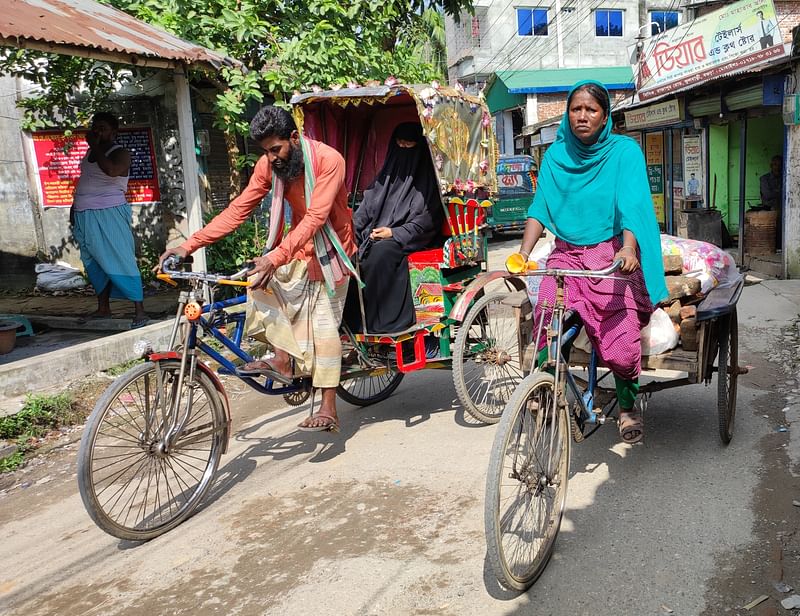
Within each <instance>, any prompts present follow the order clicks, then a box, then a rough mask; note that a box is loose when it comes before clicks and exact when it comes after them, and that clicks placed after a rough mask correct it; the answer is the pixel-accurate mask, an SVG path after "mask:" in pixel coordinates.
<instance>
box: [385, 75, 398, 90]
mask: <svg viewBox="0 0 800 616" xmlns="http://www.w3.org/2000/svg"><path fill="white" fill-rule="evenodd" d="M383 83H384V84H385V85H387V86H389V87H390V88H391V87H392V86H394V85H397V84H398V83H400V82H399V81H398V79H397V77H387V78H386V81H384V82H383Z"/></svg>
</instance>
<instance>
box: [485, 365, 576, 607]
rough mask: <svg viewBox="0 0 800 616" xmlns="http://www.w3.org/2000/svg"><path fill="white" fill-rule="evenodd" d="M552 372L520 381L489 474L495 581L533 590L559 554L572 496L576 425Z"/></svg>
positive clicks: (490, 551)
mask: <svg viewBox="0 0 800 616" xmlns="http://www.w3.org/2000/svg"><path fill="white" fill-rule="evenodd" d="M567 414H568V411H567V409H566V406H564V405H560V404H558V402H557V396H556V388H555V382H554V380H553V375H551V374H549V373H546V372H535V373H533V374H531V375H529V376H528V377H526V378H525V379H524V380H523V381H522V383H520V385H519V387H517V389H516V391H515V392H514V395H513V396H512V397H511V400H510V401H509V402H508V406H507V407H506V410H505V412H504V413H503V417H502V419H501V420H500V424H499V425H498V426H497V432H496V433H495V437H494V443H493V444H492V450H491V454H490V457H489V469H488V472H487V474H486V495H485V503H484V527H485V533H486V549H487V552H488V555H489V561H490V563H491V565H492V568H493V569H494V572H495V575H496V576H497V580H498V581H499V582H500V583H501V584H502V585H503V586H505V587H506V588H510V589H513V590H519V591H523V590H526V589H528V588H529V587H530V586H531V585H532V584H533V583H534V582H535V581H536V579H537V578H538V577H539V576H540V575H541V574H542V572H544V570H545V567H546V566H547V563H548V561H549V560H550V556H551V555H552V553H553V547H554V545H555V541H556V537H557V536H558V531H559V528H560V526H561V518H562V516H563V513H564V505H565V503H566V499H567V482H568V479H569V449H570V438H571V437H570V425H569V419H568V417H567Z"/></svg>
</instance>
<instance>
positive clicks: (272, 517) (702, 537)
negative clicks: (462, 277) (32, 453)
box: [0, 245, 800, 616]
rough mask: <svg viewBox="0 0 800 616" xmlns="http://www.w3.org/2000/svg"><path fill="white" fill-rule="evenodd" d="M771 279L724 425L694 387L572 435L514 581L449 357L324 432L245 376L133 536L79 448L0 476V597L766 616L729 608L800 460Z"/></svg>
mask: <svg viewBox="0 0 800 616" xmlns="http://www.w3.org/2000/svg"><path fill="white" fill-rule="evenodd" d="M496 248H497V250H496V251H495V253H497V252H499V251H501V250H502V249H504V245H498V246H497V247H496ZM764 293H766V289H764V288H762V287H761V286H760V285H759V286H756V287H749V288H748V289H747V290H746V296H745V298H744V300H743V301H742V304H741V306H742V312H743V314H742V333H741V338H742V343H743V344H744V345H745V346H746V347H747V348H746V349H743V351H742V354H743V358H742V360H743V363H748V364H750V365H752V366H753V370H752V371H751V373H750V374H749V375H747V376H746V377H743V378H742V379H740V392H739V413H738V417H737V433H736V436H735V439H734V442H733V443H732V444H731V445H730V446H729V447H727V448H724V447H722V446H721V445H720V444H719V441H718V437H717V434H716V415H715V406H716V398H715V392H714V388H713V387H712V388H706V387H704V386H702V385H697V386H691V387H686V388H681V389H677V390H673V391H670V392H662V393H660V394H658V395H657V396H656V397H654V398H653V400H652V401H651V404H650V407H649V414H648V417H647V440H646V443H645V444H644V445H642V446H636V447H631V446H627V445H622V444H620V443H619V442H618V438H617V436H616V434H615V432H614V428H613V427H612V426H609V427H607V428H606V429H603V430H601V431H600V432H598V433H597V434H596V435H595V436H593V437H592V438H591V439H589V440H587V441H586V442H584V443H582V444H580V445H578V446H576V447H574V448H573V460H572V467H571V478H570V491H569V502H568V509H567V513H566V516H565V520H564V523H563V525H562V531H561V535H560V536H559V540H558V543H557V547H556V552H555V555H554V557H553V560H552V561H551V563H550V565H549V567H548V569H547V571H546V572H545V573H544V575H543V576H542V577H541V578H540V580H539V582H538V583H537V584H536V585H535V586H534V588H533V589H531V590H530V591H529V592H528V593H526V594H523V595H516V594H512V593H508V592H505V591H504V590H502V589H500V588H498V586H497V584H496V583H495V582H494V579H493V577H492V574H491V571H490V570H489V568H488V562H487V560H486V557H485V543H484V538H483V490H484V481H485V472H486V465H487V459H488V454H489V448H490V446H491V441H492V437H493V434H494V428H493V427H483V426H477V425H475V424H474V423H472V422H471V421H469V420H467V419H466V418H465V417H464V413H463V411H462V410H461V409H460V407H459V405H458V403H457V402H456V400H455V396H454V393H453V387H452V384H451V380H450V379H451V375H450V373H449V372H445V371H428V372H423V373H418V374H413V375H410V376H409V377H407V378H406V380H405V381H404V382H403V384H402V385H401V387H400V388H399V389H398V391H397V392H396V394H395V395H394V396H392V397H391V398H390V399H389V400H387V401H386V402H384V403H381V404H378V405H375V406H373V407H369V408H366V409H356V408H353V407H350V406H349V405H346V404H342V409H341V410H342V423H343V426H342V431H341V433H339V434H338V435H327V434H325V435H314V434H307V433H302V432H299V431H297V430H296V429H295V425H296V424H297V423H298V421H299V420H300V419H301V418H302V417H303V415H304V412H305V411H304V409H303V408H302V407H301V408H286V407H282V406H281V405H280V404H278V403H276V402H275V401H269V403H265V401H264V400H263V399H261V398H259V397H257V396H254V395H252V394H249V393H237V394H236V395H235V402H234V420H235V424H236V426H235V427H236V435H235V438H234V440H233V442H232V443H231V449H230V451H229V453H228V454H227V456H226V457H224V458H223V462H222V466H221V471H220V473H219V478H218V481H217V482H216V484H215V486H214V488H213V489H212V492H211V494H210V496H209V497H208V498H207V499H206V502H205V505H204V506H203V508H202V510H201V511H200V512H199V513H198V514H197V515H196V516H194V517H193V518H192V519H190V520H188V521H187V522H186V523H184V524H183V525H181V526H180V527H178V528H177V529H175V530H173V531H172V532H170V533H168V534H167V535H165V536H163V537H160V538H158V539H155V540H153V541H151V542H149V543H146V544H132V543H128V542H120V541H118V540H116V539H114V538H112V537H110V536H107V535H105V534H104V533H103V532H102V531H100V530H99V529H97V528H96V527H95V526H94V525H93V524H92V523H91V521H90V520H89V518H88V516H87V515H86V513H85V512H84V510H83V507H82V504H81V501H80V497H79V496H78V494H77V486H76V483H75V476H74V462H75V460H74V456H75V446H74V445H73V446H68V447H66V448H63V449H62V450H60V451H59V452H56V453H54V454H52V455H50V456H48V457H47V458H45V459H43V460H42V461H41V463H40V464H38V465H37V466H34V467H32V468H30V469H28V472H26V473H18V474H17V475H16V476H15V483H14V485H13V486H12V487H11V488H9V489H8V490H5V491H3V492H1V493H0V496H2V497H1V498H0V536H2V537H4V540H3V541H2V542H0V562H2V563H3V567H2V571H0V612H2V613H4V614H20V615H22V614H25V615H26V616H34V615H39V614H42V615H44V614H59V615H63V616H67V615H71V614H76V615H77V614H82V615H85V614H109V615H127V614H130V615H133V614H136V615H139V614H187V615H188V614H192V615H205V614H243V615H250V614H252V615H261V614H270V615H271V614H275V615H278V614H281V615H283V614H307V613H314V614H316V615H320V616H321V615H326V614H331V615H334V614H336V615H341V614H364V615H366V614H376V615H377V614H418V615H423V614H443V615H462V614H476V615H477V614H481V615H483V614H498V615H500V614H503V615H506V614H537V615H538V614H543V615H544V614H552V615H565V616H566V615H570V616H572V615H579V614H580V615H582V614H587V615H589V614H591V615H592V616H605V615H608V616H611V615H614V616H620V615H631V616H638V615H643V614H666V613H674V614H686V615H696V614H701V613H705V614H752V613H759V612H746V611H744V610H742V609H741V606H742V605H743V604H744V603H746V602H747V601H748V600H750V599H752V598H754V597H756V596H758V595H761V594H767V595H771V596H774V597H780V595H779V594H778V593H776V591H775V590H774V589H773V587H772V581H774V579H775V578H776V577H777V578H780V576H781V575H783V572H784V571H788V570H792V571H794V569H792V566H793V565H791V563H790V562H789V561H792V562H796V557H797V556H798V555H800V552H798V551H792V552H791V553H790V552H789V551H790V550H794V547H795V546H794V544H793V543H792V541H791V540H789V539H787V538H788V537H790V536H791V531H793V530H794V528H796V526H797V524H796V522H797V516H798V513H797V511H798V509H797V508H793V507H792V506H791V498H792V497H791V490H793V489H794V490H796V489H797V487H798V485H797V478H796V477H792V476H791V475H790V474H789V472H788V470H787V469H789V468H791V467H792V465H793V464H796V460H792V458H791V455H792V454H791V451H790V447H784V446H785V445H787V444H789V436H788V435H787V434H786V433H780V432H775V428H776V427H777V426H778V425H784V424H785V423H786V419H785V417H784V416H783V414H782V412H783V408H784V407H785V406H786V407H787V408H788V407H792V408H795V407H796V406H797V405H798V401H797V399H796V398H797V388H798V385H797V382H796V381H795V380H794V379H795V378H796V377H795V376H794V375H795V374H796V363H795V364H793V363H792V362H796V357H797V355H796V354H794V351H795V350H796V347H797V345H798V340H797V329H796V327H795V328H794V329H792V328H791V327H790V325H791V320H790V319H789V318H788V317H787V314H786V310H784V311H776V314H775V315H774V319H773V320H772V321H765V318H764V308H763V306H762V303H763V302H764V301H765V300H764V295H763V294H764ZM787 310H790V308H787ZM793 314H796V310H795V312H794V313H793ZM776 349H777V350H778V351H777V352H778V353H779V354H780V353H783V354H785V355H783V356H780V355H779V358H780V359H781V360H782V361H781V362H780V363H772V364H770V363H768V362H767V361H766V358H767V356H768V353H775V350H776ZM793 370H794V372H793ZM792 389H794V390H795V392H794V393H793V392H792ZM776 394H780V396H778V395H776ZM787 400H788V402H787ZM787 405H788V406H787ZM26 483H30V484H31V485H30V486H28V487H23V486H24V485H25V484H26ZM776 549H777V550H778V552H776V551H775V550H776ZM780 550H783V552H781V551H780ZM781 558H782V559H783V565H782V567H783V568H782V569H780V567H781V565H780V561H781ZM776 563H777V564H778V566H779V569H777V570H776V568H775V566H774V565H775V564H776ZM776 571H777V573H776ZM798 573H800V572H798ZM789 582H790V583H792V582H791V581H790V580H789ZM793 585H800V578H798V579H797V580H796V581H795V584H793ZM774 605H775V601H774V598H772V599H770V600H769V601H768V602H765V603H764V604H762V605H761V606H760V608H761V609H762V610H763V609H767V608H769V607H770V606H772V609H774ZM778 609H779V610H780V608H778ZM668 610H671V612H668ZM761 613H762V614H766V613H776V612H774V611H772V612H769V611H767V612H763V611H762V612H761Z"/></svg>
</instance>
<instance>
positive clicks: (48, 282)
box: [34, 261, 86, 291]
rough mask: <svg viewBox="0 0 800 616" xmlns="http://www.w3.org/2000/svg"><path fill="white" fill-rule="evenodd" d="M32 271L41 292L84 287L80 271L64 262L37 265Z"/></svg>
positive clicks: (84, 282)
mask: <svg viewBox="0 0 800 616" xmlns="http://www.w3.org/2000/svg"><path fill="white" fill-rule="evenodd" d="M34 269H35V270H36V274H37V275H36V286H37V287H38V288H39V289H41V290H42V291H69V290H71V289H82V288H83V287H85V286H86V281H85V280H84V279H83V276H81V272H80V270H77V269H75V268H74V267H72V266H71V265H70V264H69V263H65V262H64V261H56V262H55V263H38V264H37V265H36V267H35V268H34Z"/></svg>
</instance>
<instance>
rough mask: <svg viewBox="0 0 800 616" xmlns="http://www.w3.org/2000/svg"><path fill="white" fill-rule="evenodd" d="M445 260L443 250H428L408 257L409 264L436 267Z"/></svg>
mask: <svg viewBox="0 0 800 616" xmlns="http://www.w3.org/2000/svg"><path fill="white" fill-rule="evenodd" d="M443 259H444V249H443V248H428V249H427V250H418V251H417V252H412V253H411V254H410V255H408V264H409V265H412V264H413V265H428V266H436V265H438V264H440V263H441V262H442V260H443Z"/></svg>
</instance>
